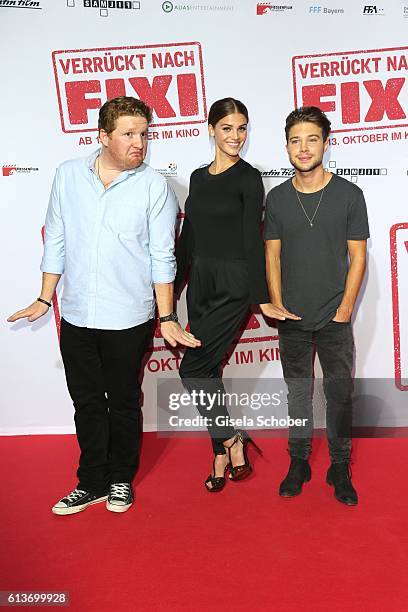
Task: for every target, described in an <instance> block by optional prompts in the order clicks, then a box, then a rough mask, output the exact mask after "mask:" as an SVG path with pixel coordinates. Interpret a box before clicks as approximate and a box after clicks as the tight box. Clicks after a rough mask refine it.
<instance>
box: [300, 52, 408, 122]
mask: <svg viewBox="0 0 408 612" xmlns="http://www.w3.org/2000/svg"><path fill="white" fill-rule="evenodd" d="M407 51H408V47H397V48H390V49H371V50H367V51H342V52H338V53H327V54H326V53H322V54H317V55H303V56H296V57H293V58H292V70H293V89H294V102H295V107H299V106H318V107H319V108H321V109H322V110H323V111H324V112H325V113H327V115H328V117H329V119H330V121H331V122H332V128H333V129H332V132H333V133H335V132H350V131H355V130H373V129H383V128H393V127H404V126H406V125H408V121H407V113H408V84H407V77H406V73H407V69H408V55H407Z"/></svg>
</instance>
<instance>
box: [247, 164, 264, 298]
mask: <svg viewBox="0 0 408 612" xmlns="http://www.w3.org/2000/svg"><path fill="white" fill-rule="evenodd" d="M242 198H243V204H244V219H243V222H244V248H245V253H246V259H247V262H248V274H249V293H250V301H251V304H264V303H267V302H269V301H270V299H269V292H268V287H267V284H266V270H265V247H264V243H263V240H262V236H261V217H262V205H263V199H264V188H263V183H262V177H261V175H260V173H259V172H258V171H257V170H255V169H254V170H253V171H252V172H250V173H248V174H246V175H245V176H244V177H243V183H242Z"/></svg>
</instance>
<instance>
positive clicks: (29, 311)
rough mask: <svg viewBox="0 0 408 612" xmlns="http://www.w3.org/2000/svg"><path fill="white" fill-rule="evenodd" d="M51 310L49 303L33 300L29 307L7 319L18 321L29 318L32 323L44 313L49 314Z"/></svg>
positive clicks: (12, 321) (11, 321)
mask: <svg viewBox="0 0 408 612" xmlns="http://www.w3.org/2000/svg"><path fill="white" fill-rule="evenodd" d="M48 311H49V307H48V306H47V304H43V303H42V302H37V301H35V302H33V303H32V304H30V306H27V308H23V310H18V311H17V312H15V313H14V314H12V315H11V316H10V317H8V319H7V321H9V322H10V323H14V321H18V319H27V320H28V321H29V322H30V323H32V322H33V321H36V320H37V319H39V318H40V317H42V316H43V315H45V314H47V312H48Z"/></svg>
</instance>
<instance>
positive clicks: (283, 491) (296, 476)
mask: <svg viewBox="0 0 408 612" xmlns="http://www.w3.org/2000/svg"><path fill="white" fill-rule="evenodd" d="M311 477H312V470H311V469H310V465H309V462H308V461H307V459H299V458H298V457H291V460H290V467H289V471H288V473H287V475H286V477H285V478H284V480H282V482H281V484H280V487H279V495H280V496H281V497H295V496H296V495H299V494H300V493H301V492H302V486H303V483H304V482H309V480H310V479H311Z"/></svg>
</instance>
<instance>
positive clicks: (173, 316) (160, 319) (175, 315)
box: [159, 312, 178, 323]
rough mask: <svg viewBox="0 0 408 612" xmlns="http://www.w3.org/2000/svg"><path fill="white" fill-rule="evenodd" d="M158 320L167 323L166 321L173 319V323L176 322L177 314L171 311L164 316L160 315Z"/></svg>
mask: <svg viewBox="0 0 408 612" xmlns="http://www.w3.org/2000/svg"><path fill="white" fill-rule="evenodd" d="M159 321H160V323H167V321H174V322H175V323H178V316H177V314H176V313H175V312H171V313H170V314H169V315H166V316H165V317H160V318H159Z"/></svg>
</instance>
